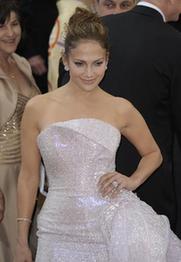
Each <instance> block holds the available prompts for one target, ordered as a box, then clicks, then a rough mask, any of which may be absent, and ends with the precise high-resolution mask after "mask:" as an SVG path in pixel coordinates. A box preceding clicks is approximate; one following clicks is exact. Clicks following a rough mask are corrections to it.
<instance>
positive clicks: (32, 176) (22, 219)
mask: <svg viewBox="0 0 181 262" xmlns="http://www.w3.org/2000/svg"><path fill="white" fill-rule="evenodd" d="M35 99H36V98H35ZM35 108H36V107H35V106H34V99H32V100H31V101H30V102H29V103H28V104H27V106H26V108H25V112H24V114H23V119H22V125H21V154H22V164H21V169H20V174H19V178H18V188H17V191H18V218H17V222H18V238H17V253H16V260H15V261H18V262H20V261H22V262H24V261H28V262H29V261H31V254H30V251H29V248H28V233H29V227H30V221H31V217H32V213H33V210H34V206H35V201H36V195H37V190H38V185H39V168H40V160H41V158H40V153H39V149H38V147H37V136H38V134H39V130H38V114H37V112H36V109H35Z"/></svg>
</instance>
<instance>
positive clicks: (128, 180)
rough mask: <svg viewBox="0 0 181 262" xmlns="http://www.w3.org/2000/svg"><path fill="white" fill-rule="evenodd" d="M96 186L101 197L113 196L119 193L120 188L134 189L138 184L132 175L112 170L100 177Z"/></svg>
mask: <svg viewBox="0 0 181 262" xmlns="http://www.w3.org/2000/svg"><path fill="white" fill-rule="evenodd" d="M98 187H99V192H100V193H101V195H102V196H103V197H110V198H115V197H117V195H118V194H120V192H121V190H122V189H127V190H129V191H134V190H135V189H136V188H137V187H138V184H137V181H135V180H134V179H133V178H132V177H127V176H125V175H122V174H120V173H118V172H112V173H108V174H105V175H103V176H102V177H101V178H100V180H99V182H98Z"/></svg>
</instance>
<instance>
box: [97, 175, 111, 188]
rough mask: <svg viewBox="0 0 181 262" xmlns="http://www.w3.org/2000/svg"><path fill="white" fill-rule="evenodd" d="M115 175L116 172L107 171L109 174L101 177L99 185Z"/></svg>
mask: <svg viewBox="0 0 181 262" xmlns="http://www.w3.org/2000/svg"><path fill="white" fill-rule="evenodd" d="M114 175H115V172H112V173H107V174H105V175H103V176H101V177H100V179H99V182H98V186H100V185H101V184H104V183H105V182H106V180H108V179H109V178H111V177H112V176H114Z"/></svg>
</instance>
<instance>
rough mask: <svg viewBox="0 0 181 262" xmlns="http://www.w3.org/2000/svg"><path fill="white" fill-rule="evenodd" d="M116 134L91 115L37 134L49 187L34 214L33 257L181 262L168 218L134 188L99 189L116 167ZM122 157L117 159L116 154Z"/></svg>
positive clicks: (49, 261)
mask: <svg viewBox="0 0 181 262" xmlns="http://www.w3.org/2000/svg"><path fill="white" fill-rule="evenodd" d="M120 138H121V136H120V133H119V131H118V130H117V129H116V128H115V127H113V126H112V125H110V124H108V123H106V122H103V121H101V120H98V119H94V118H83V119H74V120H68V121H64V122H58V123H54V124H51V125H50V126H49V127H48V128H46V129H45V130H43V131H42V132H41V133H40V135H39V136H38V145H39V148H40V152H41V154H42V157H43V160H44V163H45V166H46V171H47V175H48V181H49V192H48V195H47V198H46V201H45V203H44V206H43V208H42V210H41V212H40V214H39V217H38V237H39V241H38V251H37V256H36V262H180V261H181V241H180V240H179V239H178V238H177V237H176V236H175V235H174V234H173V232H172V231H171V230H170V226H169V222H168V219H167V217H165V216H161V215H157V214H156V213H155V212H154V211H153V209H152V208H151V207H150V206H149V205H147V204H146V203H145V202H143V201H141V200H140V199H139V198H138V197H137V196H136V195H135V194H134V193H132V192H129V191H126V190H123V191H122V192H121V193H120V196H119V197H118V198H117V199H114V200H110V199H105V198H102V197H101V196H100V194H99V193H98V187H97V183H98V181H99V178H100V177H101V176H102V175H103V174H105V173H107V172H112V171H114V170H115V154H116V150H117V147H118V145H119V143H120ZM120 161H121V159H120Z"/></svg>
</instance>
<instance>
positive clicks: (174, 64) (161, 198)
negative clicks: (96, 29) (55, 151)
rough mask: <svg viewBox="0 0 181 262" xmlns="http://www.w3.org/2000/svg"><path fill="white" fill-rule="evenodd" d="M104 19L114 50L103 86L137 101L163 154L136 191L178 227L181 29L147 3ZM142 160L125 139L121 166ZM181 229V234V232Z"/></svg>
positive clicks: (131, 166)
mask: <svg viewBox="0 0 181 262" xmlns="http://www.w3.org/2000/svg"><path fill="white" fill-rule="evenodd" d="M103 21H104V23H105V24H106V25H107V27H108V29H109V41H110V49H111V50H110V61H109V66H108V70H107V72H106V76H105V78H104V80H103V82H102V84H101V86H102V88H103V89H104V90H105V91H107V92H109V93H111V94H113V95H115V96H121V97H124V98H127V99H128V100H129V101H131V102H132V103H133V104H134V105H135V107H136V108H137V109H138V110H139V111H140V112H141V114H142V115H143V117H144V118H145V120H146V122H147V124H148V126H149V128H150V130H151V132H152V134H153V136H154V138H155V139H156V141H157V143H158V145H159V147H160V149H161V152H162V155H163V159H164V160H163V164H162V166H161V167H160V168H159V169H158V170H157V171H156V172H155V173H154V174H153V175H152V176H151V177H150V178H149V179H148V180H147V181H146V182H145V183H144V184H143V185H142V186H141V187H140V188H139V189H138V190H137V193H138V195H139V196H140V198H141V199H143V200H144V201H146V202H147V203H148V204H150V205H151V206H152V207H153V208H154V209H155V210H156V211H157V212H158V213H161V214H165V215H167V216H168V217H169V219H170V222H171V226H172V228H174V226H175V223H176V209H177V205H176V204H177V201H176V194H175V190H174V188H175V187H174V175H173V165H172V162H173V154H172V153H173V140H174V134H175V133H177V136H178V139H179V142H180V144H181V116H180V114H181V34H180V33H179V32H177V31H176V30H174V29H173V28H172V27H171V26H170V25H168V24H165V23H164V21H163V18H162V16H161V15H160V13H159V12H157V11H156V10H154V9H152V8H149V7H143V6H136V7H135V8H134V9H133V10H131V11H129V12H127V13H123V14H118V15H111V16H107V17H104V18H103ZM140 136H141V134H140ZM138 161H139V156H138V153H137V152H136V150H135V149H134V148H133V146H131V145H130V144H129V143H128V142H127V141H126V140H125V139H123V140H122V145H121V150H119V151H118V154H117V170H118V171H120V172H123V173H125V174H127V175H130V174H131V173H132V172H133V170H135V168H136V166H137V164H138ZM180 179H181V178H180ZM177 233H178V235H179V234H180V237H181V232H177Z"/></svg>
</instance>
